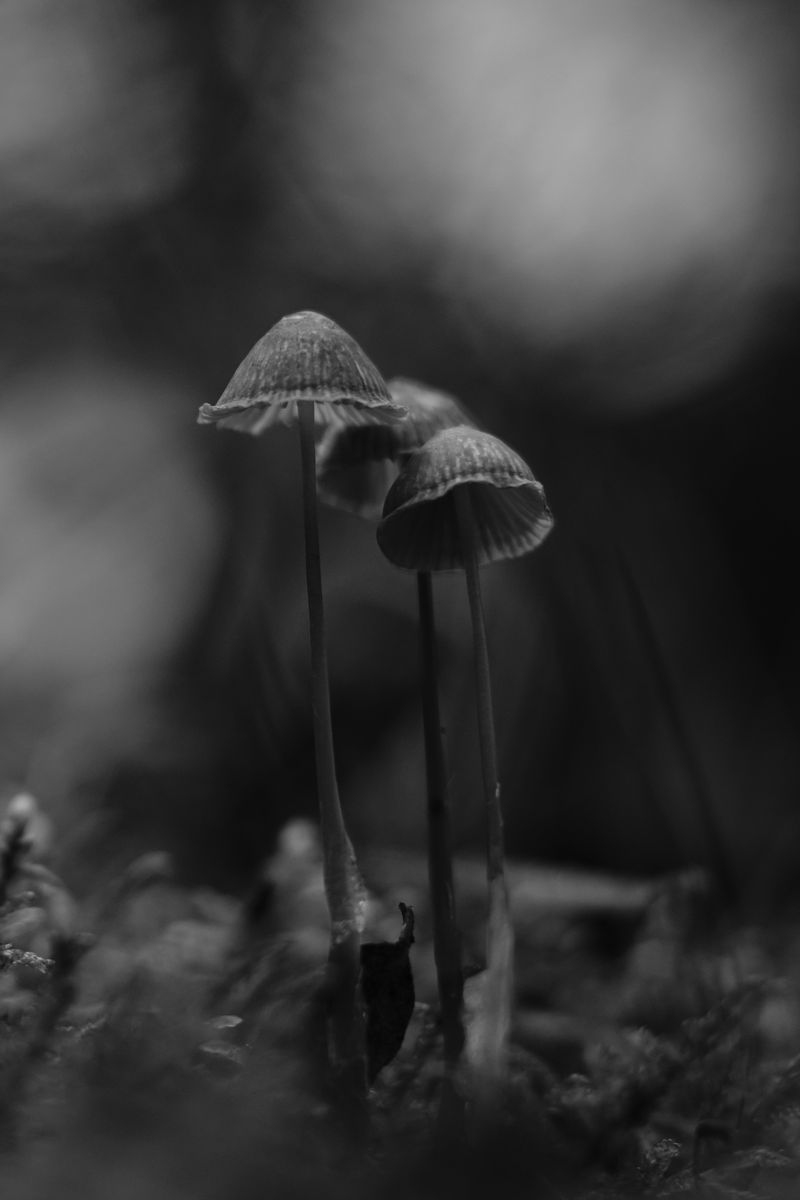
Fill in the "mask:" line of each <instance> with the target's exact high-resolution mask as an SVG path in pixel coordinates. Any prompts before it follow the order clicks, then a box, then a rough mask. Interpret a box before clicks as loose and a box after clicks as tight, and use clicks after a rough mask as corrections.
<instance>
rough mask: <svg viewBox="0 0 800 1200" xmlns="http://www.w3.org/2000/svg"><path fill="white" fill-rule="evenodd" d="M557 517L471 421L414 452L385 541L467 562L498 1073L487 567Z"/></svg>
mask: <svg viewBox="0 0 800 1200" xmlns="http://www.w3.org/2000/svg"><path fill="white" fill-rule="evenodd" d="M552 525H553V518H552V515H551V513H550V510H549V509H548V507H547V501H546V499H545V495H544V490H543V488H542V486H541V484H540V483H538V482H537V480H536V479H535V478H534V476H533V474H532V472H531V470H530V468H529V467H528V465H527V463H525V462H524V460H523V459H522V458H520V456H519V455H518V454H516V453H515V452H514V451H513V450H511V449H510V448H509V447H508V446H506V445H505V443H504V442H501V441H500V439H499V438H495V437H492V436H491V435H490V434H488V433H483V432H481V431H480V430H477V429H472V428H469V427H466V426H456V427H453V428H450V429H445V430H442V431H441V432H440V433H437V434H435V435H434V437H432V438H431V439H430V441H428V442H427V443H426V444H425V445H424V446H422V447H421V448H420V449H419V450H416V451H414V452H413V453H412V454H410V455H409V457H408V459H407V461H406V464H405V467H404V468H403V470H402V471H401V472H400V474H399V475H398V477H397V479H396V480H395V482H394V484H393V485H392V487H391V489H390V491H389V494H388V495H387V497H386V501H385V504H384V508H383V520H382V521H381V523H380V525H379V526H378V544H379V545H380V548H381V550H382V551H383V553H384V554H385V555H386V557H387V558H388V559H389V560H390V561H391V562H393V563H395V564H396V565H397V566H399V567H405V568H407V569H409V570H414V571H418V572H419V571H449V570H463V571H464V572H465V574H466V583H467V594H468V597H469V606H470V614H471V618H472V632H473V649H474V660H475V663H474V665H475V689H476V702H477V717H478V736H479V742H480V752H481V773H482V781H483V795H484V803H485V807H486V869H487V880H488V891H489V911H488V921H487V937H486V973H485V976H484V991H483V1003H482V1013H481V1021H480V1030H479V1036H478V1037H477V1039H476V1040H475V1042H474V1044H473V1045H472V1047H471V1049H472V1060H473V1065H474V1066H475V1067H476V1069H477V1070H478V1071H479V1072H480V1074H481V1075H482V1076H483V1078H484V1079H485V1080H486V1081H488V1082H492V1081H495V1082H496V1081H499V1080H500V1078H501V1077H502V1074H503V1070H504V1059H505V1053H506V1047H507V1042H508V1032H509V1027H510V1022H511V1001H512V988H513V954H514V942H513V931H512V926H511V918H510V913H509V903H508V888H507V885H506V878H505V868H504V849H503V817H502V810H501V806H500V783H499V780H498V771H497V750H496V744H495V728H494V715H493V709H492V695H491V683H490V676H489V655H488V650H487V644H486V630H485V624H484V616H483V603H482V599H481V590H480V574H479V568H480V567H481V566H482V565H484V564H486V563H491V562H495V561H497V560H499V559H505V558H517V557H519V556H520V555H522V554H526V553H528V551H530V550H534V549H535V548H536V547H537V546H538V545H539V544H540V543H541V542H542V540H543V539H544V538H545V537H546V536H547V534H548V533H549V532H550V529H551V528H552Z"/></svg>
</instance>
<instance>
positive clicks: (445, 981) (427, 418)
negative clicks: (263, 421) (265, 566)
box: [317, 377, 472, 1117]
mask: <svg viewBox="0 0 800 1200" xmlns="http://www.w3.org/2000/svg"><path fill="white" fill-rule="evenodd" d="M388 386H389V391H390V393H391V395H392V397H393V399H394V400H396V401H397V402H398V403H400V404H402V405H403V406H404V408H405V409H406V410H407V415H406V417H405V419H404V420H403V421H398V422H396V423H394V424H392V425H383V426H376V425H372V426H331V427H330V428H329V429H327V430H326V432H325V435H324V437H323V440H322V443H321V445H320V449H319V454H318V457H317V483H318V488H319V494H320V496H321V498H322V499H323V500H325V501H326V502H327V503H328V504H332V505H334V506H336V507H338V508H343V509H346V510H348V511H350V512H354V513H357V514H359V515H361V516H364V517H379V516H380V514H381V511H382V508H383V503H384V500H385V498H386V493H387V491H388V489H389V486H390V485H391V483H392V482H393V480H394V479H396V477H397V474H398V471H399V469H400V467H401V466H402V464H403V463H404V462H405V461H406V459H407V458H408V456H409V454H410V453H411V452H412V451H413V450H417V449H419V447H420V446H422V445H424V443H425V442H427V441H428V440H429V439H430V438H431V437H433V435H434V434H435V433H438V432H439V431H440V430H442V429H448V428H450V427H451V426H454V425H461V426H464V425H468V424H470V425H471V424H472V422H471V419H470V418H469V417H468V415H467V413H466V411H465V410H464V408H463V407H462V405H461V403H460V402H459V401H458V400H456V398H455V397H454V396H451V395H449V393H447V392H442V391H439V390H438V389H436V388H432V387H429V386H428V385H427V384H423V383H419V382H418V381H416V380H413V379H405V378H400V377H398V378H395V379H392V380H390V381H389V385H388ZM417 602H418V611H419V630H420V670H421V692H422V717H423V732H424V740H425V771H426V785H427V822H428V875H429V881H430V892H431V910H432V914H433V936H434V954H435V958H436V975H437V983H438V992H439V1003H440V1006H441V1012H442V1032H443V1037H444V1052H445V1064H446V1069H447V1072H448V1088H449V1089H451V1090H450V1092H449V1094H448V1100H447V1102H446V1104H445V1105H443V1117H444V1116H445V1112H444V1110H445V1108H452V1113H453V1116H454V1117H455V1114H456V1110H457V1107H458V1101H457V1099H456V1096H455V1092H454V1091H452V1088H453V1087H454V1078H453V1077H454V1074H455V1068H456V1065H457V1063H458V1060H459V1058H460V1056H461V1051H462V1049H463V1047H464V1022H463V1008H464V979H463V970H462V964H461V939H460V935H459V931H458V927H457V925H456V915H455V898H454V887H453V862H452V858H453V852H452V836H451V831H450V801H449V794H448V793H449V785H448V779H447V769H446V761H445V747H444V738H443V733H442V724H441V716H440V705H439V685H438V678H439V667H438V650H437V642H436V623H435V616H434V605H433V587H432V581H431V576H430V572H429V571H428V570H420V571H418V572H417ZM451 1102H452V1103H451Z"/></svg>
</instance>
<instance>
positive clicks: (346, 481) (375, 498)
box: [317, 378, 473, 518]
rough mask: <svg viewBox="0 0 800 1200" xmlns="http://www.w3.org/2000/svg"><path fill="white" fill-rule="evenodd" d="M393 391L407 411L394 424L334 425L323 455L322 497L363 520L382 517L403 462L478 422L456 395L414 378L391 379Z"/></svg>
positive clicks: (320, 450)
mask: <svg viewBox="0 0 800 1200" xmlns="http://www.w3.org/2000/svg"><path fill="white" fill-rule="evenodd" d="M388 386H389V392H390V394H391V397H392V399H393V400H394V401H396V402H397V403H398V404H400V405H402V407H403V408H404V409H405V410H406V413H407V415H406V417H405V419H404V420H402V421H395V422H392V424H391V425H358V426H351V425H347V426H345V425H331V426H329V428H328V429H326V430H325V434H324V436H323V438H322V441H321V442H320V444H319V448H318V451H317V487H318V491H319V496H320V499H322V500H324V501H325V503H326V504H331V505H333V506H334V507H336V508H344V509H346V510H347V511H348V512H354V513H358V515H359V516H362V517H371V518H377V517H380V515H381V511H382V509H383V502H384V500H385V498H386V493H387V492H388V490H389V488H390V486H391V484H392V483H393V482H394V480H395V479H396V477H397V473H398V471H399V466H398V465H397V464H398V460H400V459H402V458H403V456H405V455H407V454H409V453H410V452H411V451H412V450H416V449H417V448H418V447H419V446H422V445H423V444H424V443H425V442H427V441H428V439H429V438H431V437H433V435H434V434H435V433H438V432H439V430H440V429H447V428H449V427H450V426H451V425H471V424H472V423H473V422H472V420H471V418H470V417H469V416H468V414H467V412H466V411H465V409H464V408H463V407H462V406H461V404H460V403H459V402H458V400H456V398H455V396H451V395H449V393H447V392H440V391H438V390H437V389H436V388H431V387H428V385H427V384H424V383H418V382H417V381H416V380H414V379H403V378H397V379H391V380H390V381H389V385H388Z"/></svg>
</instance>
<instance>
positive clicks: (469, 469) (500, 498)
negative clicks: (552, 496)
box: [378, 425, 553, 571]
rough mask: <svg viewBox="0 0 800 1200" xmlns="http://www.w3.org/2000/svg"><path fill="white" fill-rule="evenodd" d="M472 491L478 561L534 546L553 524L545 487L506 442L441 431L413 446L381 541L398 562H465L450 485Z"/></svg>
mask: <svg viewBox="0 0 800 1200" xmlns="http://www.w3.org/2000/svg"><path fill="white" fill-rule="evenodd" d="M458 487H466V488H468V489H469V492H470V498H471V501H472V512H473V517H474V535H473V536H474V539H475V546H476V549H477V554H478V562H479V563H480V565H481V566H483V565H485V564H486V563H490V562H497V561H498V560H499V559H503V558H518V557H519V556H520V555H522V554H527V553H528V552H529V551H530V550H534V549H535V548H536V547H537V546H538V545H539V544H540V542H542V541H543V540H544V538H546V537H547V535H548V533H549V532H550V530H551V529H552V527H553V516H552V513H551V512H550V509H549V508H548V507H547V500H546V499H545V494H544V488H543V487H542V485H541V484H540V483H539V482H538V480H536V479H535V478H534V476H533V473H532V471H531V469H530V467H529V466H528V464H527V463H526V462H525V461H524V459H522V458H520V456H519V455H518V454H516V453H515V452H514V451H513V450H512V449H511V448H510V447H509V446H507V445H506V444H505V442H501V441H500V439H499V438H496V437H492V435H491V434H489V433H484V432H483V431H482V430H479V429H472V428H470V427H469V426H464V425H459V426H455V427H453V428H451V429H443V430H442V431H441V432H439V433H437V434H435V435H434V436H433V437H432V438H431V439H430V441H428V442H426V443H425V445H424V446H421V447H420V448H419V449H418V450H415V451H413V452H412V453H411V454H410V455H409V457H408V460H407V461H406V464H405V466H404V467H403V470H402V471H401V472H400V474H399V475H398V476H397V479H396V480H395V482H394V483H393V485H392V487H391V489H390V491H389V494H388V495H387V497H386V502H385V504H384V506H383V520H382V521H381V523H380V525H379V526H378V544H379V546H380V548H381V550H382V551H383V553H384V554H385V555H386V557H387V558H388V559H389V561H390V562H393V563H394V564H395V565H396V566H398V567H406V568H407V569H408V570H413V571H452V570H457V569H459V568H462V569H463V567H464V565H465V560H464V546H463V544H462V541H461V537H460V535H459V528H458V521H457V519H456V506H455V504H454V502H453V495H452V493H453V489H454V488H458Z"/></svg>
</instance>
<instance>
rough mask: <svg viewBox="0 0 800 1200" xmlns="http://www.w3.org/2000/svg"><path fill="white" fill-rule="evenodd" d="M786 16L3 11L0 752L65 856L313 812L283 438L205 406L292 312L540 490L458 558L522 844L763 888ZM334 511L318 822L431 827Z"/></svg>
mask: <svg viewBox="0 0 800 1200" xmlns="http://www.w3.org/2000/svg"><path fill="white" fill-rule="evenodd" d="M798 35H800V16H799V15H798V9H797V6H796V5H795V4H793V3H792V2H791V0H725V3H720V0H669V3H667V2H666V0H662V2H661V3H658V2H657V0H650V2H649V3H641V0H606V2H605V3H604V4H602V5H601V4H597V3H596V0H493V3H492V4H491V5H487V4H485V3H483V2H481V0H434V2H433V3H431V0H425V2H424V3H423V0H404V3H403V4H396V3H391V0H340V2H339V3H337V4H335V5H332V4H329V3H324V2H323V0H297V2H296V3H293V4H291V5H289V4H279V3H274V4H265V3H263V2H256V0H192V2H191V3H186V2H182V0H4V2H3V4H2V5H0V180H1V181H2V186H1V187H0V310H1V312H2V321H0V360H1V361H2V377H3V387H2V392H0V497H1V498H2V508H1V510H0V722H1V724H0V730H1V731H2V732H1V733H0V786H1V787H2V788H3V789H4V790H5V791H6V793H8V794H11V793H12V792H13V791H14V790H16V789H18V788H20V787H24V788H26V789H29V790H31V791H33V792H34V793H35V794H36V795H37V796H38V798H39V799H40V801H41V802H42V803H43V805H45V807H46V808H47V809H48V810H49V811H50V812H51V813H52V815H53V816H54V818H55V820H56V823H57V825H58V827H59V830H60V844H61V847H62V855H63V857H64V859H65V861H66V863H67V870H68V872H71V875H72V880H73V882H75V883H76V884H77V886H80V884H81V880H89V879H91V878H92V877H93V876H94V875H95V874H96V873H97V872H101V873H102V872H111V871H113V870H114V869H116V865H117V864H118V863H119V862H120V861H121V860H123V859H125V860H127V859H128V858H130V857H131V855H132V854H133V853H135V852H136V851H138V850H139V849H144V848H148V847H151V846H154V845H157V846H163V847H165V848H167V849H170V850H172V851H173V852H174V853H176V855H177V856H178V860H179V862H180V864H181V869H182V871H183V872H184V873H185V875H186V876H187V878H191V879H199V880H207V881H209V882H211V883H214V884H216V885H219V886H227V887H242V886H244V885H245V884H246V882H247V880H248V879H249V877H250V875H251V872H252V871H253V870H254V868H255V867H256V865H257V864H258V862H260V861H261V859H262V858H263V857H264V855H265V854H266V853H267V852H268V851H269V850H270V848H271V847H272V844H273V841H274V837H275V834H276V832H277V830H278V829H279V827H280V826H281V825H282V823H283V822H284V821H285V820H287V819H288V818H289V817H291V816H294V815H313V813H314V810H315V792H314V777H313V755H312V735H311V724H310V708H309V701H308V675H307V672H308V659H307V655H308V651H307V624H306V619H307V617H306V609H305V591H304V576H303V564H302V524H301V516H300V512H299V499H300V495H299V452H298V451H297V450H296V447H295V441H294V439H293V438H292V436H291V433H290V432H289V431H277V432H275V433H272V434H270V435H269V436H266V437H264V438H261V439H250V438H247V437H242V436H238V435H236V434H233V433H225V432H217V431H215V430H213V429H212V430H209V429H199V428H198V427H197V426H196V424H195V420H196V412H197V408H198V406H199V405H200V404H201V403H203V402H205V401H210V402H214V401H215V400H216V399H217V397H218V396H219V394H220V392H221V390H222V388H223V387H224V385H225V384H226V382H227V380H228V378H229V377H230V375H231V374H232V372H233V370H234V369H235V367H236V366H237V364H238V362H239V361H240V359H241V358H242V357H243V356H244V354H245V353H246V352H247V350H248V349H249V348H250V346H251V345H252V343H253V342H254V341H255V340H256V339H257V338H258V337H259V336H261V334H262V333H263V332H265V330H266V329H267V328H268V327H269V326H270V325H272V324H273V323H274V322H275V321H276V320H277V319H278V318H280V317H281V316H282V315H284V314H285V313H287V312H291V311H293V310H295V309H299V308H313V309H318V310H320V311H322V312H324V313H327V314H328V315H329V316H331V317H333V318H334V319H335V320H337V321H338V322H339V323H340V324H341V325H343V326H344V327H345V328H346V329H347V330H348V331H349V332H350V333H352V334H353V335H354V336H355V337H356V338H357V339H358V340H359V342H360V343H361V344H362V346H363V347H364V349H365V350H366V351H367V353H368V354H369V355H370V357H371V358H372V359H373V360H374V361H375V362H376V363H377V365H378V366H379V367H380V369H381V370H382V371H383V373H384V375H385V376H387V377H389V376H392V375H396V374H402V375H405V376H411V377H415V378H418V379H421V380H424V381H426V382H428V383H430V384H432V385H434V386H436V387H439V388H443V389H446V390H448V391H450V392H453V393H455V394H456V395H457V396H459V397H460V398H461V399H462V400H463V401H464V403H465V404H466V405H468V406H469V408H470V409H471V410H472V411H473V412H474V414H475V415H476V417H477V418H478V419H479V420H480V421H481V422H482V423H483V424H484V425H485V426H486V427H487V428H488V429H490V430H491V431H492V432H494V433H496V434H498V435H499V436H501V437H502V438H504V439H506V440H507V441H508V442H509V443H511V444H512V445H513V446H514V447H515V448H516V449H517V450H518V451H519V452H520V453H521V454H522V455H523V456H524V457H525V458H526V459H527V460H528V461H529V462H530V464H531V466H532V467H533V469H534V471H535V473H536V475H537V477H538V478H539V479H540V480H541V481H542V482H543V483H544V485H545V488H546V490H547V495H548V498H549V501H550V504H551V507H552V509H553V511H554V513H555V516H556V522H557V525H556V529H555V531H554V532H553V534H552V535H551V537H550V538H549V539H548V541H547V542H546V543H545V544H544V546H543V547H542V548H541V549H540V550H539V551H537V553H536V554H534V555H531V556H529V557H528V558H526V559H523V560H520V561H518V562H515V563H510V564H503V565H498V566H495V567H492V568H488V569H487V570H486V571H485V572H484V576H483V578H484V584H485V603H486V608H487V618H488V622H489V640H490V649H491V653H492V658H493V670H494V685H495V693H496V712H497V727H498V741H499V751H500V760H501V774H502V780H503V788H504V803H505V810H506V815H507V839H508V847H509V851H510V853H511V854H513V855H515V856H520V857H522V856H525V857H532V858H540V859H545V860H550V861H559V862H569V863H577V864H585V865H592V866H601V867H606V868H611V869H614V870H619V871H623V872H626V873H631V874H641V873H645V872H653V871H661V870H666V869H668V868H670V867H674V866H678V865H681V864H686V863H693V862H700V863H704V862H705V863H711V864H712V865H717V866H719V865H720V864H722V866H721V869H722V870H723V871H726V872H727V873H728V874H729V875H730V876H731V877H732V878H733V879H734V880H735V881H736V882H737V884H738V885H739V886H740V887H743V888H744V887H746V888H747V889H749V891H750V892H751V893H752V894H758V895H759V896H761V897H764V898H766V899H767V900H768V901H771V900H774V899H776V898H778V897H780V896H782V895H784V894H785V893H786V892H788V891H790V890H791V889H792V888H793V887H794V885H795V879H796V877H797V874H798V871H797V868H798V865H800V806H799V805H798V801H799V800H800V740H798V737H797V730H798V724H799V723H800V627H799V626H798V611H799V605H798V600H800V596H799V595H798V592H799V590H800V584H798V582H797V580H798V575H797V573H796V571H795V561H794V555H795V548H796V544H797V532H798V525H799V524H800V495H799V494H798V485H797V471H796V466H795V464H796V460H797V445H798V441H797V432H798V428H797V427H798V417H797V385H798V377H799V376H800V346H798V339H797V333H796V330H797V318H798V314H799V312H800V255H799V254H798V250H799V249H800V238H799V236H798V235H799V234H800V228H799V226H800V219H799V218H798V214H799V213H800V203H799V202H800V161H799V156H798V142H797V118H798V112H799V111H800V106H799V105H798V99H800V97H799V96H798V92H799V91H800V82H799V81H798V75H797V71H796V61H797V51H798V43H799V42H800V37H799V36H798ZM321 520H322V539H323V555H324V564H323V565H324V571H325V580H326V590H327V604H328V619H329V647H330V660H331V672H332V688H333V712H334V724H335V734H336V739H337V754H338V760H339V769H340V786H341V792H342V798H343V803H344V807H345V810H346V813H347V816H348V820H349V821H350V823H351V826H352V830H353V834H354V838H355V840H356V843H357V846H358V847H359V848H362V847H365V846H371V845H390V846H399V847H405V848H422V846H423V844H424V841H423V839H424V775H423V766H422V751H421V736H420V716H419V708H418V691H417V689H418V680H417V669H416V615H415V614H416V609H415V603H416V597H415V588H414V581H413V576H409V575H406V574H404V573H402V572H397V571H395V570H394V569H393V568H391V567H390V566H389V564H388V563H386V562H385V561H384V560H383V558H382V556H381V555H380V553H379V551H378V550H377V547H376V544H375V536H374V527H373V526H371V525H369V524H368V523H366V522H362V521H360V520H359V519H357V518H354V517H349V516H347V515H345V514H342V513H340V512H335V511H323V513H322V516H321ZM436 594H437V601H438V612H439V621H440V629H441V637H442V693H443V711H444V717H445V720H446V723H447V728H448V755H449V761H450V768H451V774H452V787H453V801H454V804H455V807H456V816H455V821H456V837H457V841H458V845H459V847H460V848H461V849H463V850H475V851H477V850H479V849H480V847H481V844H482V838H483V834H482V828H483V823H482V813H481V802H480V793H479V782H478V780H479V765H478V760H477V750H476V745H475V742H476V734H475V720H474V709H473V705H472V696H471V691H470V689H471V670H472V668H471V659H470V641H469V621H468V613H467V607H466V597H465V594H464V588H463V581H462V580H461V579H460V578H459V577H458V576H447V577H442V578H441V580H437V588H436Z"/></svg>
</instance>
